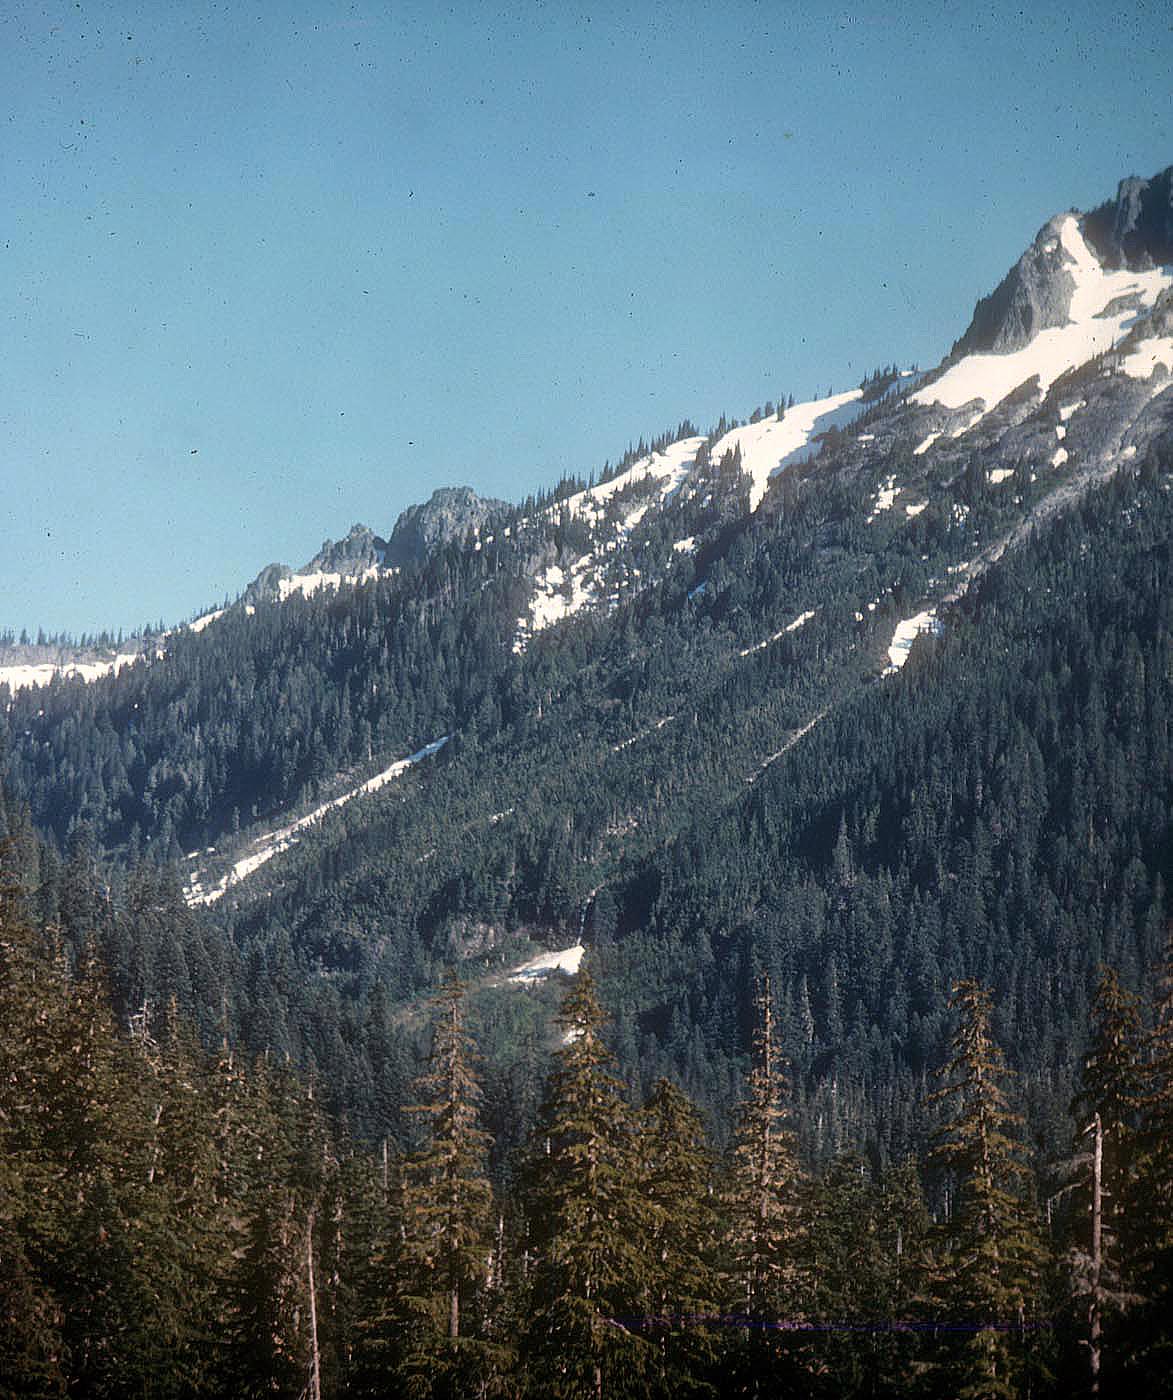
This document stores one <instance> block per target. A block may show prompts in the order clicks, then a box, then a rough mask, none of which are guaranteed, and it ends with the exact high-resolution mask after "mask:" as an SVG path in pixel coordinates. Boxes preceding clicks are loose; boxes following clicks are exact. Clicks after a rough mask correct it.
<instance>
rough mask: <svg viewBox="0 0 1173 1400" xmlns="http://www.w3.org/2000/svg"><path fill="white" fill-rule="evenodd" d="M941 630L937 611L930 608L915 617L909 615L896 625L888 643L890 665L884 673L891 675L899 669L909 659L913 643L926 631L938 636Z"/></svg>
mask: <svg viewBox="0 0 1173 1400" xmlns="http://www.w3.org/2000/svg"><path fill="white" fill-rule="evenodd" d="M940 631H941V624H940V623H939V622H938V621H937V611H936V609H935V608H929V609H928V610H927V611H925V612H919V613H917V614H916V616H915V617H908V618H905V620H904V621H903V622H901V623H899V624H898V625H897V627H896V631H895V632H894V633H893V634H892V640H891V642H889V644H888V661H889V663H890V664H889V665H888V666H886V667H885V668H884V675H886V676H890V675H892V674H893V672H895V671H899V670H900V668H901V667H902V666H903V665H904V663H905V662H906V661H907V660H908V653H909V652H910V651H911V650H912V644H913V642H915V641H916V639H917V638H918V637H920V636H923V635H924V634H925V633H926V632H927V633H931V634H932V635H933V636H936V635H938V634H939V633H940Z"/></svg>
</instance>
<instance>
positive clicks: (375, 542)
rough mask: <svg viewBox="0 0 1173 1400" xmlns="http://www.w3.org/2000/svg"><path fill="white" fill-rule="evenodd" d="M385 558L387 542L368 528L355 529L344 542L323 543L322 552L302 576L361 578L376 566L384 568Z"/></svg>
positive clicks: (304, 570) (364, 526)
mask: <svg viewBox="0 0 1173 1400" xmlns="http://www.w3.org/2000/svg"><path fill="white" fill-rule="evenodd" d="M386 554H387V541H386V540H384V539H380V538H379V536H378V535H376V534H375V532H374V531H373V530H372V529H371V528H370V527H369V526H367V525H352V526H351V527H350V532H349V534H348V535H347V536H346V538H345V539H341V540H323V541H322V547H321V549H320V550H318V552H317V554H315V555H314V557H313V558H312V559H311V560H310V562H309V563H308V564H307V565H306V566H305V568H304V569H303V570H302V572H303V573H307V574H313V573H320V574H360V573H362V572H363V571H364V570H365V569H369V568H370V567H371V566H372V565H374V564H382V563H383V560H384V558H385V557H386Z"/></svg>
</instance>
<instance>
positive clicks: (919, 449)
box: [912, 433, 941, 457]
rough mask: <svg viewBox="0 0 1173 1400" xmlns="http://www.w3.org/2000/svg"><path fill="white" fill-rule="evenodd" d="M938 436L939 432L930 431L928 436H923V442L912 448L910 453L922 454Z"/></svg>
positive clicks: (915, 455)
mask: <svg viewBox="0 0 1173 1400" xmlns="http://www.w3.org/2000/svg"><path fill="white" fill-rule="evenodd" d="M940 436H941V434H940V433H930V434H929V435H928V437H927V438H925V440H924V442H921V443H918V444H917V446H916V447H914V448H913V449H912V455H913V456H914V457H921V456H923V455H924V453H926V452H927V451H928V450H929V448H930V447H932V445H933V443H935V442H936V441H937V439H938V438H939V437H940Z"/></svg>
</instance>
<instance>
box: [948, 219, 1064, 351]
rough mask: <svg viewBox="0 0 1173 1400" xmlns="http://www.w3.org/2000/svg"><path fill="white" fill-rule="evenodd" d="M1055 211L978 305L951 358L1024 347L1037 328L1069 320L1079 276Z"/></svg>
mask: <svg viewBox="0 0 1173 1400" xmlns="http://www.w3.org/2000/svg"><path fill="white" fill-rule="evenodd" d="M1065 217H1066V215H1057V216H1056V217H1055V218H1053V219H1051V220H1049V221H1048V222H1047V223H1046V224H1044V225H1043V227H1042V228H1041V229H1040V230H1039V232H1038V234H1037V236H1036V238H1035V241H1034V242H1033V243H1032V244H1031V246H1030V247H1029V248H1028V249H1027V250H1026V252H1025V253H1023V255H1022V257H1021V258H1019V260H1018V261H1017V262H1016V263H1015V264H1014V266H1013V267H1012V268H1011V269H1010V271H1009V272H1008V273H1007V274H1006V276H1005V277H1004V278H1003V279H1002V281H1001V282H1000V283H999V284H998V286H997V287H996V288H995V289H994V290H993V291H992V292H991V293H990V295H989V296H988V297H982V299H981V300H980V301H979V302H978V304H977V306H976V307H975V308H974V313H973V320H972V321H971V322H970V325H969V329H968V330H967V331H966V333H965V334H964V335H963V336H962V337H961V339H960V340H959V341H958V342H957V344H956V345H954V347H953V358H959V357H960V356H962V355H973V354H980V353H982V352H989V351H993V352H994V353H996V354H1005V353H1007V352H1008V351H1011V350H1021V349H1022V347H1023V346H1024V345H1026V344H1027V343H1028V342H1029V341H1030V340H1032V339H1033V338H1034V337H1035V336H1036V335H1037V334H1038V333H1039V331H1045V330H1048V329H1049V328H1050V327H1052V326H1062V325H1064V324H1066V321H1067V313H1068V309H1069V307H1070V305H1071V294H1072V292H1073V291H1074V290H1075V281H1074V279H1073V278H1072V276H1071V273H1070V272H1069V271H1067V267H1068V265H1069V264H1070V261H1071V259H1070V257H1069V256H1068V253H1067V251H1066V249H1065V248H1064V247H1063V241H1062V238H1061V237H1060V230H1061V227H1062V223H1063V220H1064V218H1065Z"/></svg>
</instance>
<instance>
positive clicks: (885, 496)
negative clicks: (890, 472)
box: [867, 476, 900, 525]
mask: <svg viewBox="0 0 1173 1400" xmlns="http://www.w3.org/2000/svg"><path fill="white" fill-rule="evenodd" d="M899 495H900V487H899V486H897V485H896V478H895V477H894V476H890V477H889V478H888V479H887V481H885V482H884V483H883V484H882V485H881V487H880V489H879V490H878V491H877V492H876V499H875V500H874V501H873V502H872V513H871V515H869V516H868V522H867V523H868V524H869V525H870V524H871V523H872V521H873V520H874V519H875V518H876V516H877V515H879V513H880V512H881V511H882V510H891V509H892V506H893V503H894V502H895V500H896V497H897V496H899Z"/></svg>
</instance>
